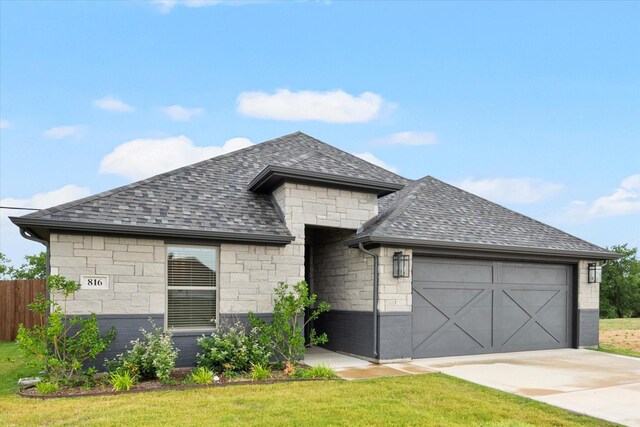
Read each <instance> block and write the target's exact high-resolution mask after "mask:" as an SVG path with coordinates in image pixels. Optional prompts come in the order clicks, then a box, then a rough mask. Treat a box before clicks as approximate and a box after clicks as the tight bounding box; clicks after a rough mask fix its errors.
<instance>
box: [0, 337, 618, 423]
mask: <svg viewBox="0 0 640 427" xmlns="http://www.w3.org/2000/svg"><path fill="white" fill-rule="evenodd" d="M0 351H1V352H2V355H3V359H2V362H3V363H2V364H0V366H1V367H2V368H1V369H2V371H0V372H1V375H0V378H2V381H3V383H2V384H3V389H2V393H3V395H0V426H4V425H7V426H8V425H11V426H13V425H29V426H32V425H43V424H46V425H68V426H76V425H82V426H94V425H95V426H111V425H113V426H119V425H127V426H138V425H193V424H197V425H211V424H215V425H233V426H236V425H278V426H298V425H305V426H324V425H367V426H369V425H416V426H417V425H439V426H455V425H460V426H466V425H487V426H494V425H495V426H526V425H555V426H573V425H611V424H607V423H605V422H603V421H600V420H596V419H593V418H589V417H586V416H581V415H576V414H573V413H570V412H567V411H564V410H562V409H559V408H555V407H552V406H549V405H545V404H543V403H539V402H535V401H532V400H529V399H524V398H521V397H518V396H514V395H510V394H506V393H502V392H500V391H497V390H492V389H489V388H486V387H481V386H478V385H475V384H471V383H469V382H466V381H462V380H459V379H455V378H452V377H448V376H446V375H441V374H427V375H417V376H407V377H395V378H381V379H376V380H366V381H313V382H300V383H279V384H270V385H243V386H234V387H214V388H207V389H197V390H186V391H163V392H151V393H139V394H128V395H120V396H100V397H84V398H75V399H54V400H36V399H24V398H21V397H19V396H17V395H15V394H13V393H12V392H13V390H14V386H13V384H14V381H13V379H14V378H17V377H19V376H21V375H27V374H31V373H32V371H29V370H28V369H27V368H25V366H24V360H22V359H19V358H18V356H17V354H16V346H15V344H10V343H2V344H1V346H0ZM7 358H9V359H11V360H13V361H12V362H10V364H6V363H4V361H5V360H6V359H7ZM18 372H22V373H23V374H19V373H18ZM10 378H11V379H10Z"/></svg>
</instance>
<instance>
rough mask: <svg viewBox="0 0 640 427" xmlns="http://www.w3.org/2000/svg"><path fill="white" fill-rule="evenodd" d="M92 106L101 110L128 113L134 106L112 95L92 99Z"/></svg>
mask: <svg viewBox="0 0 640 427" xmlns="http://www.w3.org/2000/svg"><path fill="white" fill-rule="evenodd" d="M93 106H94V107H96V108H100V109H101V110H107V111H117V112H119V113H130V112H132V111H133V110H134V108H133V107H132V106H131V105H129V104H127V103H125V102H123V101H122V100H120V99H118V98H114V97H113V96H105V97H104V98H100V99H96V100H95V101H93Z"/></svg>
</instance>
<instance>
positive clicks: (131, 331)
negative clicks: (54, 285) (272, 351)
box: [80, 313, 272, 371]
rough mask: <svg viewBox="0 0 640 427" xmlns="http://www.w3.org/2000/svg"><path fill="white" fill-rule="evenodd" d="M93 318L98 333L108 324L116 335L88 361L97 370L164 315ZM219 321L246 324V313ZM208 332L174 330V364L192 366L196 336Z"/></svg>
mask: <svg viewBox="0 0 640 427" xmlns="http://www.w3.org/2000/svg"><path fill="white" fill-rule="evenodd" d="M80 317H88V316H80ZM96 317H97V319H98V324H99V325H100V331H102V333H106V332H107V331H108V330H109V328H111V326H115V328H116V331H117V335H116V338H115V340H114V341H113V342H112V343H111V345H110V346H109V348H108V349H107V350H106V351H104V352H102V353H100V354H99V355H98V357H97V358H96V359H95V361H94V363H91V364H90V366H95V367H96V368H97V369H98V370H100V371H102V370H104V366H103V363H104V359H105V358H107V359H113V358H115V357H116V356H117V355H118V354H120V353H123V352H124V351H125V350H126V349H129V348H131V345H130V342H131V341H132V340H135V339H137V338H140V337H142V334H141V333H140V328H144V329H146V330H151V329H153V327H152V326H151V323H150V322H149V318H151V319H152V320H153V322H154V323H155V324H156V326H157V327H160V328H162V327H163V326H164V315H162V314H151V315H149V314H99V315H96ZM256 317H258V318H260V319H263V320H265V321H271V318H272V315H271V314H270V313H256ZM220 320H221V322H222V324H234V323H236V322H240V323H242V324H243V325H248V324H249V315H248V314H247V313H242V314H232V315H230V314H220ZM210 333H211V331H199V332H198V331H196V332H191V331H190V332H175V333H174V334H173V342H174V343H175V345H176V347H177V348H178V349H179V350H180V351H179V352H178V360H177V361H176V366H177V367H188V366H195V363H196V354H197V353H198V350H199V348H200V347H198V344H197V339H198V338H199V337H201V336H202V335H203V334H205V335H208V334H210Z"/></svg>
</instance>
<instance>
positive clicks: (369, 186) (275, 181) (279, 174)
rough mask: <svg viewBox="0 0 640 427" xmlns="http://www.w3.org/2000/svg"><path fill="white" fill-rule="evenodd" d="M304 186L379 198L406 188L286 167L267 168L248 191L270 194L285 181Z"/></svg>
mask: <svg viewBox="0 0 640 427" xmlns="http://www.w3.org/2000/svg"><path fill="white" fill-rule="evenodd" d="M287 180H289V181H294V182H300V183H304V184H320V185H326V186H330V187H339V188H349V189H354V190H360V191H365V192H372V193H376V194H377V195H378V196H379V197H382V196H386V195H387V194H391V193H394V192H396V191H398V190H401V189H402V188H404V185H403V184H396V183H390V182H381V181H374V180H369V179H363V178H352V177H346V176H340V175H334V174H329V173H322V172H312V171H305V170H300V169H295V168H289V167H285V166H273V165H268V166H266V167H265V168H264V169H263V170H262V171H261V172H260V173H259V174H258V175H256V177H255V178H254V179H253V180H252V181H251V182H250V183H249V185H248V186H247V189H248V190H250V191H254V192H256V193H268V192H271V191H273V190H274V189H275V188H277V187H278V186H279V185H280V184H281V183H282V182H284V181H287Z"/></svg>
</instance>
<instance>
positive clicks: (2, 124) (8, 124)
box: [0, 119, 11, 129]
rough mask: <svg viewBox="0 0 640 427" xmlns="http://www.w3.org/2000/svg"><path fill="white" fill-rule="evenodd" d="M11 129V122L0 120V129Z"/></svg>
mask: <svg viewBox="0 0 640 427" xmlns="http://www.w3.org/2000/svg"><path fill="white" fill-rule="evenodd" d="M10 127H11V122H10V121H9V120H6V119H0V129H8V128H10Z"/></svg>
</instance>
